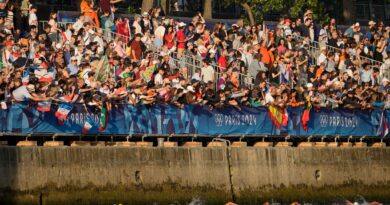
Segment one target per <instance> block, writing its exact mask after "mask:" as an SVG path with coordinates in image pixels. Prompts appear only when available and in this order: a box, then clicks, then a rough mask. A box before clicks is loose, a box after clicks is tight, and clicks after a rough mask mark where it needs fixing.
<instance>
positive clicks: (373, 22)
mask: <svg viewBox="0 0 390 205" xmlns="http://www.w3.org/2000/svg"><path fill="white" fill-rule="evenodd" d="M375 24H376V23H375V21H369V22H368V25H370V26H373V25H375Z"/></svg>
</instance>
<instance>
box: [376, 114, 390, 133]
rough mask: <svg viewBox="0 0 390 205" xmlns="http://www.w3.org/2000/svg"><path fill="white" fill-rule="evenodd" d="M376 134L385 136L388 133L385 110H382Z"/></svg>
mask: <svg viewBox="0 0 390 205" xmlns="http://www.w3.org/2000/svg"><path fill="white" fill-rule="evenodd" d="M377 134H378V135H380V136H381V137H386V136H387V135H388V134H389V127H388V125H387V120H386V115H385V111H383V112H382V115H381V120H380V122H379V128H378V131H377Z"/></svg>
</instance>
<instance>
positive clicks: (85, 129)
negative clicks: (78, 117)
mask: <svg viewBox="0 0 390 205" xmlns="http://www.w3.org/2000/svg"><path fill="white" fill-rule="evenodd" d="M93 125H94V121H93V118H92V117H91V116H89V115H88V116H87V120H85V123H84V126H83V130H82V133H83V134H87V133H88V131H89V130H90V129H91V128H92V127H93Z"/></svg>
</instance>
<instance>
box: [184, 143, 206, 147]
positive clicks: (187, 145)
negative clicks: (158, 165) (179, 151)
mask: <svg viewBox="0 0 390 205" xmlns="http://www.w3.org/2000/svg"><path fill="white" fill-rule="evenodd" d="M183 147H202V143H201V142H185V143H184V144H183Z"/></svg>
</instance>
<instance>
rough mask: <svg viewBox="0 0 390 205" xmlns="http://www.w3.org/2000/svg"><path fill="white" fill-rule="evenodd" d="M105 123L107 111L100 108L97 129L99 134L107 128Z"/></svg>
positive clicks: (106, 121)
mask: <svg viewBox="0 0 390 205" xmlns="http://www.w3.org/2000/svg"><path fill="white" fill-rule="evenodd" d="M107 123H108V115H107V109H106V108H104V107H103V108H102V111H101V113H100V127H99V132H103V131H104V130H106V128H107Z"/></svg>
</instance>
